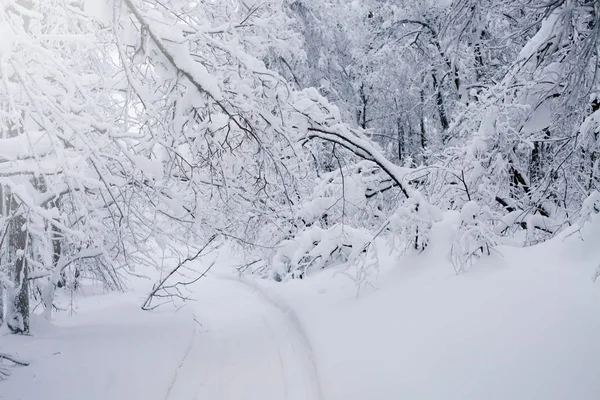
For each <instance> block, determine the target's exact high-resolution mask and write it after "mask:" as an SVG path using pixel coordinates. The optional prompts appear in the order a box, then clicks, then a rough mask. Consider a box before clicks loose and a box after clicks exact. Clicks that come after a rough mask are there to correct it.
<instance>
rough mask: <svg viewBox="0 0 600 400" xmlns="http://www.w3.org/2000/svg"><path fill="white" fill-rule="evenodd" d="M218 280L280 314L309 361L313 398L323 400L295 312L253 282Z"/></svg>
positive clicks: (311, 354)
mask: <svg viewBox="0 0 600 400" xmlns="http://www.w3.org/2000/svg"><path fill="white" fill-rule="evenodd" d="M218 279H220V280H225V281H230V282H236V283H239V284H240V285H241V286H244V287H246V288H248V289H249V290H251V291H252V292H253V293H255V294H256V295H258V297H259V298H260V299H261V300H262V301H263V302H265V303H267V304H268V305H270V306H271V307H272V308H274V309H276V310H277V311H278V312H279V314H281V317H282V318H283V319H284V320H285V322H286V325H287V326H288V328H289V330H290V332H292V333H294V334H295V336H296V337H297V338H298V339H299V341H300V344H301V345H302V347H303V348H304V353H305V354H306V356H307V357H308V359H309V360H308V365H306V367H307V371H306V372H307V373H308V375H309V376H308V378H309V379H310V380H311V382H312V383H313V385H314V392H315V396H316V398H315V400H325V397H324V396H323V389H322V385H321V380H320V375H319V370H318V367H317V361H316V357H315V352H314V349H313V347H312V344H311V342H310V339H309V338H308V335H307V334H306V330H305V329H304V326H303V325H302V322H301V321H300V319H299V318H298V315H297V314H296V312H295V311H294V310H293V309H292V308H291V307H290V306H288V305H287V304H286V303H285V301H283V300H281V299H278V298H276V297H275V296H273V295H272V294H269V293H267V292H266V290H265V289H264V288H263V287H261V286H260V285H258V284H256V283H255V282H253V281H251V280H249V279H245V278H244V277H239V278H235V277H224V276H220V277H219V278H218ZM269 329H270V330H271V332H272V334H273V335H274V332H273V329H272V328H270V327H269ZM291 346H292V348H293V347H294V346H293V344H291Z"/></svg>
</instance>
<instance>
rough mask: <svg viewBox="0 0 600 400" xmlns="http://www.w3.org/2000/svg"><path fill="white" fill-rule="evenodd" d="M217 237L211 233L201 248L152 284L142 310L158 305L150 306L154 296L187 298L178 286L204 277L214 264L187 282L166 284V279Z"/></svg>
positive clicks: (198, 255) (193, 258)
mask: <svg viewBox="0 0 600 400" xmlns="http://www.w3.org/2000/svg"><path fill="white" fill-rule="evenodd" d="M216 238H217V235H216V234H215V235H212V236H211V237H210V239H208V241H207V242H206V243H205V244H204V246H202V248H201V249H200V250H198V251H197V252H196V254H194V255H193V256H191V257H188V258H186V259H185V260H183V261H181V262H179V264H177V266H176V267H175V268H173V269H172V270H171V272H169V273H168V274H167V275H166V276H165V277H164V278H163V279H161V281H160V282H158V283H157V284H155V285H154V287H153V288H152V291H151V292H150V294H149V295H148V297H147V298H146V301H144V304H142V310H144V311H151V310H154V309H155V308H157V307H158V306H159V305H160V304H159V305H155V306H151V303H152V299H154V298H155V297H156V298H165V297H166V298H173V297H177V298H179V299H182V300H188V299H187V298H186V297H185V296H183V294H182V293H181V291H180V290H179V286H189V285H191V284H193V283H195V282H197V281H198V280H200V279H202V278H204V277H205V276H206V274H207V273H208V271H209V270H210V269H211V268H212V266H213V265H214V263H213V264H211V265H210V266H209V267H208V268H207V269H206V271H204V272H203V273H202V274H201V275H200V276H199V277H197V278H196V279H193V280H191V281H189V282H176V283H173V284H169V285H167V284H166V283H167V281H168V280H169V279H170V278H171V277H172V276H173V275H175V274H176V273H177V271H179V270H180V269H181V267H183V266H184V265H186V264H187V263H189V262H192V261H195V260H196V259H198V258H199V257H200V256H201V255H202V253H203V252H204V250H206V248H207V247H208V246H209V245H210V244H211V243H212V242H214V240H215V239H216Z"/></svg>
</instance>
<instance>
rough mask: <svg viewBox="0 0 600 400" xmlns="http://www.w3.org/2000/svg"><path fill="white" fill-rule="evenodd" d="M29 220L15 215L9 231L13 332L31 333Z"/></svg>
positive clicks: (9, 325)
mask: <svg viewBox="0 0 600 400" xmlns="http://www.w3.org/2000/svg"><path fill="white" fill-rule="evenodd" d="M26 223H27V220H26V219H25V217H23V216H22V215H16V216H14V217H13V219H12V221H11V223H10V227H9V229H10V231H9V232H8V246H9V254H11V255H12V257H11V258H12V264H13V266H12V271H11V280H12V281H13V284H14V288H10V289H9V290H8V292H9V296H8V304H7V305H8V313H7V321H6V322H7V325H8V328H9V329H10V331H11V332H12V333H19V334H27V333H29V280H28V279H27V278H28V273H27V257H26V251H27V239H28V235H27V229H25V224H26Z"/></svg>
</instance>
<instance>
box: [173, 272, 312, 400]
mask: <svg viewBox="0 0 600 400" xmlns="http://www.w3.org/2000/svg"><path fill="white" fill-rule="evenodd" d="M199 292H200V294H198V295H197V300H198V306H197V307H196V313H197V316H198V321H199V322H200V323H201V324H202V327H199V332H197V333H196V335H195V336H194V338H193V339H192V340H193V342H192V343H191V345H190V346H189V347H188V349H189V351H188V352H187V353H186V354H185V356H184V357H183V360H182V363H181V365H180V368H179V369H178V370H177V372H176V374H175V376H174V379H173V384H172V386H171V388H170V390H169V391H168V392H167V394H166V396H165V400H188V399H189V400H202V399H221V400H227V399H236V400H237V399H263V400H270V399H273V400H283V399H290V400H294V399H298V400H322V395H321V388H320V383H319V378H318V374H317V370H316V366H315V361H314V358H313V354H312V349H311V347H310V343H309V342H308V340H307V339H306V336H305V335H304V332H303V331H302V328H301V326H300V325H299V324H298V323H297V320H296V318H295V316H294V314H293V312H292V311H291V310H289V309H287V308H285V307H284V306H282V305H281V304H279V303H276V302H274V301H272V300H271V299H270V298H269V297H268V296H267V295H266V294H265V293H264V292H263V291H261V290H260V288H258V287H257V286H253V285H252V284H250V283H243V282H240V281H234V280H224V279H207V280H205V281H204V282H203V285H201V286H200V288H199ZM203 327H204V329H203Z"/></svg>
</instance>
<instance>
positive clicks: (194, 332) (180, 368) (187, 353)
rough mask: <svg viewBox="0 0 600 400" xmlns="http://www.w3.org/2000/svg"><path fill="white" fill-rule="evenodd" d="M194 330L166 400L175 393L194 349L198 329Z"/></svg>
mask: <svg viewBox="0 0 600 400" xmlns="http://www.w3.org/2000/svg"><path fill="white" fill-rule="evenodd" d="M193 328H194V329H193V331H192V337H191V338H190V342H189V343H188V346H187V348H186V350H185V353H184V355H183V357H182V358H181V362H180V363H179V365H178V366H177V369H176V370H175V373H174V374H173V379H171V383H170V384H169V388H168V389H167V393H166V394H165V400H169V398H170V397H171V392H172V391H173V387H175V384H176V383H177V378H178V376H179V372H180V371H181V370H182V369H183V367H184V365H185V362H186V360H187V359H188V357H189V356H190V353H191V351H192V347H194V342H195V340H196V331H197V329H196V327H193Z"/></svg>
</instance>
